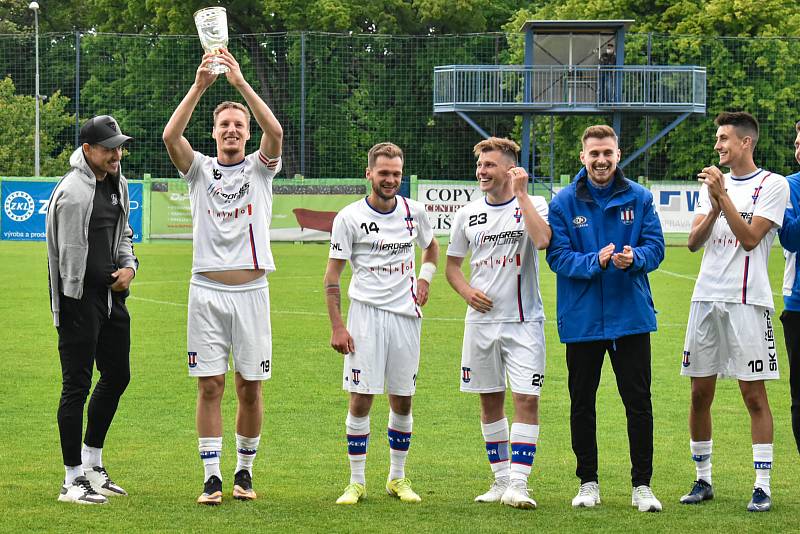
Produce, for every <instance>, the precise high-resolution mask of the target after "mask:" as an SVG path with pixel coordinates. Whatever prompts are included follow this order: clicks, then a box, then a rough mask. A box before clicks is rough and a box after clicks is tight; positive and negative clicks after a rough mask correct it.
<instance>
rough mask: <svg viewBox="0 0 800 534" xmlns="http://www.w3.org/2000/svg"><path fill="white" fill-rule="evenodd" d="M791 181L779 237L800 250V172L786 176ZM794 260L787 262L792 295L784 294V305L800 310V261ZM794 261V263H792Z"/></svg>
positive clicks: (791, 248) (788, 247)
mask: <svg viewBox="0 0 800 534" xmlns="http://www.w3.org/2000/svg"><path fill="white" fill-rule="evenodd" d="M786 181H788V182H789V195H790V196H789V198H790V200H791V203H792V205H791V207H790V208H787V209H786V214H785V215H784V216H783V226H781V229H780V232H779V233H778V238H779V239H780V240H781V245H783V248H785V249H786V250H787V251H789V252H795V253H797V252H800V172H796V173H794V174H790V175H789V176H787V177H786ZM791 258H792V260H794V261H792V260H790V261H788V262H787V269H786V273H785V274H784V283H787V282H788V283H790V284H791V288H792V294H791V295H788V296H787V295H784V297H783V307H784V308H786V309H787V310H789V311H794V312H796V311H800V272H799V271H798V269H799V268H800V263H798V262H797V261H796V257H795V256H793V257H791ZM792 263H794V265H792Z"/></svg>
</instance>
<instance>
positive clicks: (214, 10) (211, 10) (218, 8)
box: [192, 6, 226, 19]
mask: <svg viewBox="0 0 800 534" xmlns="http://www.w3.org/2000/svg"><path fill="white" fill-rule="evenodd" d="M220 12H222V13H225V12H226V11H225V8H224V7H222V6H213V7H204V8H202V9H198V10H197V11H195V12H194V15H192V18H195V19H196V18H197V16H198V15H200V16H203V15H206V13H207V14H209V15H210V14H212V13H220Z"/></svg>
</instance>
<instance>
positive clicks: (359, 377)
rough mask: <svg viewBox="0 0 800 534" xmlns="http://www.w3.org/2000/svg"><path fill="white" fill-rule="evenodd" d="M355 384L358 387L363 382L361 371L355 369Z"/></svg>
mask: <svg viewBox="0 0 800 534" xmlns="http://www.w3.org/2000/svg"><path fill="white" fill-rule="evenodd" d="M352 372H353V384H355V385H358V384H359V383H360V382H361V369H353V370H352Z"/></svg>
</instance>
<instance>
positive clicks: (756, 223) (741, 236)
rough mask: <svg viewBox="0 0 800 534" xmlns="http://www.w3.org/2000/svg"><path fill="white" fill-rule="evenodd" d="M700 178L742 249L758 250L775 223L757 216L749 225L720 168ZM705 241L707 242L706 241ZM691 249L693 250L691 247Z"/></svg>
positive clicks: (703, 172) (710, 170)
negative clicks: (733, 198)
mask: <svg viewBox="0 0 800 534" xmlns="http://www.w3.org/2000/svg"><path fill="white" fill-rule="evenodd" d="M698 176H699V180H700V181H701V182H703V183H705V184H706V185H708V194H709V197H711V198H713V199H714V201H716V203H717V204H718V205H719V209H720V211H722V213H724V214H725V219H726V220H727V221H728V226H729V227H730V229H731V232H733V235H735V236H736V239H738V240H739V243H741V244H742V248H744V249H745V250H747V251H750V250H753V249H754V248H756V247H757V246H758V244H759V243H760V242H761V240H762V239H764V236H765V235H767V232H769V231H770V229H771V228H772V225H773V224H774V223H773V222H772V221H770V220H769V219H766V218H764V217H758V216H755V217H753V219H752V220H751V221H750V223H749V224H748V222H747V221H745V220H744V219H743V218H742V216H741V215H740V214H739V210H737V209H736V206H734V204H733V201H732V200H731V198H730V197H729V196H728V192H727V191H726V190H725V177H724V176H723V174H722V171H720V170H719V169H718V168H716V167H714V166H711V167H706V168H704V169H703V170H702V172H701V173H700V174H699V175H698ZM709 234H710V230H709ZM690 235H691V234H690ZM705 238H706V239H708V234H706V236H705ZM703 241H704V242H705V240H703ZM689 249H690V250H691V247H689Z"/></svg>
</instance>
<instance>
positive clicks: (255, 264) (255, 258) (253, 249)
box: [250, 223, 258, 269]
mask: <svg viewBox="0 0 800 534" xmlns="http://www.w3.org/2000/svg"><path fill="white" fill-rule="evenodd" d="M250 252H251V253H252V254H253V268H254V269H258V255H257V254H256V240H255V238H254V237H253V224H252V223H251V224H250Z"/></svg>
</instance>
